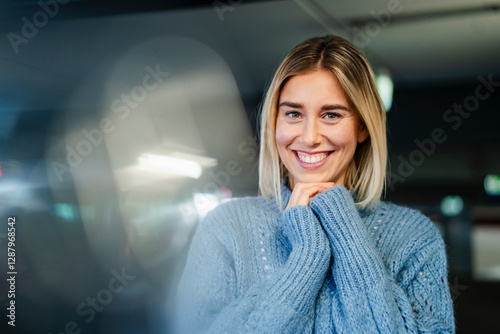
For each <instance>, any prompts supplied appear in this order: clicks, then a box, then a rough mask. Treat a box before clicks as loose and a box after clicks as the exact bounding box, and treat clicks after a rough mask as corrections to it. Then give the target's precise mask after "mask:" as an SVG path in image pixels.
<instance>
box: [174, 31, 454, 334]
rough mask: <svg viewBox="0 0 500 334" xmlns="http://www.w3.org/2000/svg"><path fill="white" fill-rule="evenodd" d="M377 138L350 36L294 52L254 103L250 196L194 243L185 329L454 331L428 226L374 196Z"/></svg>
mask: <svg viewBox="0 0 500 334" xmlns="http://www.w3.org/2000/svg"><path fill="white" fill-rule="evenodd" d="M385 136H386V129H385V111H384V110H383V106H382V104H381V101H380V98H379V96H378V93H377V88H376V86H375V82H374V77H373V73H372V70H371V68H370V66H369V64H368V62H367V61H366V59H365V58H364V57H363V55H362V54H361V53H360V52H359V51H358V50H357V49H356V48H355V47H354V46H353V45H352V44H350V43H349V42H347V41H346V40H344V39H342V38H340V37H335V36H326V37H319V38H312V39H309V40H306V41H305V42H303V43H301V44H299V45H298V46H297V47H295V48H294V49H293V50H292V51H291V53H290V54H289V55H288V56H287V57H286V58H285V60H284V61H283V63H282V64H281V66H280V67H279V69H278V70H277V72H276V74H275V76H274V79H273V81H272V83H271V85H270V87H269V90H268V92H267V95H266V99H265V103H264V105H263V109H262V123H261V151H260V166H259V167H260V175H259V177H260V180H259V186H260V191H261V193H262V195H263V196H259V197H251V198H244V199H239V200H235V201H231V202H229V203H226V204H223V205H221V206H219V207H217V208H216V209H215V210H213V211H212V212H210V213H209V214H208V215H207V216H206V218H205V220H204V221H203V222H202V223H201V224H200V226H199V227H198V230H197V232H196V234H195V236H194V238H193V241H192V244H191V249H190V252H189V255H188V261H187V265H186V268H185V271H184V273H183V276H182V279H181V285H180V290H179V295H178V296H179V303H180V315H181V324H184V325H187V326H186V327H182V328H183V329H184V330H185V331H184V332H194V331H200V332H208V333H245V332H252V333H304V332H305V333H311V332H317V333H334V332H339V333H376V332H380V333H401V332H409V333H417V332H425V333H450V332H454V331H455V327H454V316H453V305H452V301H451V297H450V293H449V288H448V283H447V263H446V253H445V247H444V244H443V240H442V238H441V236H440V234H439V231H438V230H437V229H436V227H435V225H434V224H433V223H432V222H431V221H430V220H429V219H428V218H426V217H425V216H423V215H422V214H421V213H419V212H417V211H414V210H411V209H408V208H403V207H399V206H396V205H393V204H389V203H384V202H381V201H380V196H381V193H382V190H383V187H384V183H385V174H386V160H387V149H386V138H385Z"/></svg>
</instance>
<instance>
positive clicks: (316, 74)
mask: <svg viewBox="0 0 500 334" xmlns="http://www.w3.org/2000/svg"><path fill="white" fill-rule="evenodd" d="M285 100H286V101H288V102H309V103H313V102H316V103H338V104H346V106H347V99H346V96H345V93H344V90H343V89H342V87H341V85H340V83H339V81H338V80H337V78H336V77H335V76H334V75H333V74H332V73H331V72H329V71H327V70H317V71H313V72H306V73H302V74H298V75H295V76H293V77H291V78H289V79H288V80H287V81H286V82H285V84H284V85H283V88H282V90H281V93H280V96H279V101H280V102H282V101H285Z"/></svg>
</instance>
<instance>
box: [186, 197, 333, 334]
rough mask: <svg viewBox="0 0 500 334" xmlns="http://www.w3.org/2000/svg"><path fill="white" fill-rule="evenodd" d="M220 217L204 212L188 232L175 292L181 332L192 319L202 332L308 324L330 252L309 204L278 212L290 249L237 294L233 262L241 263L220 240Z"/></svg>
mask: <svg viewBox="0 0 500 334" xmlns="http://www.w3.org/2000/svg"><path fill="white" fill-rule="evenodd" d="M221 219H224V217H223V216H221V215H218V216H217V215H215V214H209V215H208V216H207V218H206V220H205V221H204V222H203V223H202V224H200V226H199V228H198V230H197V232H196V234H195V236H194V238H193V241H192V245H191V249H190V252H189V255H188V260H187V265H186V268H185V271H184V273H183V276H182V279H181V285H180V287H179V293H178V301H179V303H178V304H179V306H180V309H179V312H180V319H179V320H180V325H181V329H182V332H183V333H192V331H191V329H193V328H192V326H193V325H194V327H196V329H197V330H198V331H200V332H204V333H205V332H207V333H249V332H256V333H257V332H258V333H263V332H265V333H298V332H301V331H303V330H304V328H305V327H306V326H307V325H308V322H309V326H312V321H313V320H314V317H313V314H314V312H313V310H314V302H315V299H316V296H317V294H318V291H319V289H320V287H321V285H322V283H323V281H324V279H325V276H326V271H327V270H328V268H329V263H330V257H331V252H330V245H329V242H328V239H327V237H326V235H325V234H324V232H323V230H322V228H321V226H320V223H319V221H318V220H317V218H316V217H315V216H314V214H313V213H312V211H311V209H310V208H309V207H306V206H301V207H295V208H291V209H290V210H286V211H285V212H284V213H283V214H282V216H281V222H280V223H281V225H280V228H281V229H282V232H283V234H284V235H285V236H286V238H287V239H288V243H289V245H290V248H291V252H290V255H289V257H288V259H287V261H286V263H285V264H284V266H283V267H281V268H280V269H279V270H276V271H275V272H274V274H273V275H272V276H271V278H270V279H268V280H265V281H263V282H260V283H257V284H255V285H253V286H252V287H250V289H248V291H246V292H245V293H244V294H243V295H241V296H237V288H236V287H237V280H238V273H241V271H239V270H238V269H237V268H239V267H238V266H240V267H241V266H244V265H245V264H242V263H238V261H241V260H242V259H239V258H236V257H234V258H233V255H232V254H230V252H229V251H228V247H226V246H227V245H225V243H223V242H221V239H220V234H221V233H227V228H224V227H222V226H223V225H221V224H220V220H221ZM249 223H251V222H249ZM232 241H233V242H235V240H232ZM236 242H237V240H236ZM186 325H187V326H186ZM188 327H191V328H190V330H189V331H188V330H187V328H188Z"/></svg>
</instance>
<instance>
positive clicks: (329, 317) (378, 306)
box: [178, 185, 455, 334]
mask: <svg viewBox="0 0 500 334" xmlns="http://www.w3.org/2000/svg"><path fill="white" fill-rule="evenodd" d="M290 195H291V191H290V189H288V187H286V186H284V185H283V186H282V196H283V202H284V207H286V205H287V203H288V201H289V199H290ZM178 312H179V313H178V315H179V318H178V321H179V327H178V329H179V331H180V332H182V333H197V332H202V333H280V334H281V333H313V332H315V333H454V332H455V323H454V315H453V304H452V300H451V296H450V291H449V287H448V282H447V262H446V253H445V247H444V243H443V240H442V238H441V235H440V233H439V231H438V229H437V228H436V227H435V225H434V224H433V223H432V222H431V221H430V220H429V219H428V218H427V217H425V216H424V215H422V214H421V213H419V212H417V211H414V210H411V209H408V208H404V207H400V206H396V205H394V204H388V203H384V202H378V203H377V204H376V205H375V207H373V208H371V209H367V210H359V209H357V208H356V207H355V205H354V201H353V198H352V195H351V193H350V192H349V191H347V190H346V188H344V187H342V186H335V187H333V188H331V189H328V190H326V191H324V192H323V193H321V194H319V195H316V196H315V197H313V199H312V200H311V202H310V205H309V206H295V207H292V208H289V209H287V210H285V211H281V210H280V209H279V208H278V206H277V204H276V202H275V201H273V200H272V201H265V200H264V198H263V197H248V198H243V199H238V200H234V201H231V202H228V203H225V204H223V205H220V206H219V207H217V208H216V209H214V210H213V211H211V212H210V213H209V214H208V215H207V216H206V218H205V219H204V221H203V222H202V223H201V224H200V225H199V226H198V229H197V231H196V233H195V235H194V237H193V240H192V244H191V248H190V251H189V254H188V259H187V264H186V268H185V270H184V272H183V275H182V278H181V284H180V286H179V291H178Z"/></svg>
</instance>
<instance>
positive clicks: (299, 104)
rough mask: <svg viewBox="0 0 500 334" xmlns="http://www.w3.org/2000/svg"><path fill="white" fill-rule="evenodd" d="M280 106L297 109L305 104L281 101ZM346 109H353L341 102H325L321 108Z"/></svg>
mask: <svg viewBox="0 0 500 334" xmlns="http://www.w3.org/2000/svg"><path fill="white" fill-rule="evenodd" d="M278 107H279V108H281V107H290V108H297V109H304V105H303V104H302V103H295V102H286V101H285V102H281V103H280V104H279V106H278ZM338 109H340V110H345V111H351V110H350V109H349V108H347V107H345V106H343V105H340V104H325V105H324V106H322V107H321V110H338Z"/></svg>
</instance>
